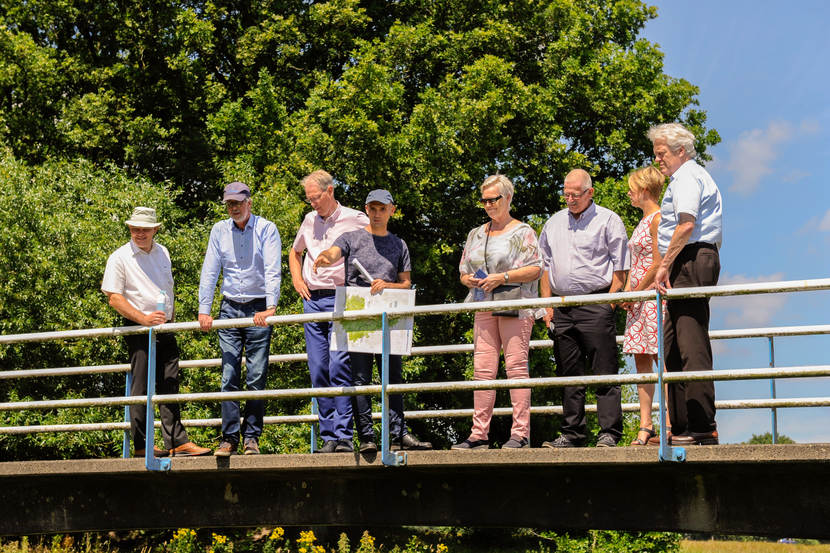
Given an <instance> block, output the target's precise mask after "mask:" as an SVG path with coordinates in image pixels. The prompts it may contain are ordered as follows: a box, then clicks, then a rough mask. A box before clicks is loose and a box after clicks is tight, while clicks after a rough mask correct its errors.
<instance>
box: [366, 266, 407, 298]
mask: <svg viewBox="0 0 830 553" xmlns="http://www.w3.org/2000/svg"><path fill="white" fill-rule="evenodd" d="M387 288H393V289H399V290H409V289H410V288H412V280H411V277H410V272H409V271H404V272H402V273H398V281H397V282H389V281H386V280H383V279H380V278H376V279H375V280H373V281H372V287H371V293H372V294H378V293H380V292H381V291H382V290H386V289H387Z"/></svg>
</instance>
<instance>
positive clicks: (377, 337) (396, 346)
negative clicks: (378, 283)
mask: <svg viewBox="0 0 830 553" xmlns="http://www.w3.org/2000/svg"><path fill="white" fill-rule="evenodd" d="M414 305H415V290H398V289H387V290H383V291H382V292H381V293H380V294H375V295H372V294H371V292H370V288H368V287H360V286H338V287H337V291H336V293H335V297H334V312H335V313H343V311H361V310H368V311H384V310H387V309H396V308H400V307H413V306H414ZM388 321H389V328H390V338H391V340H390V342H391V343H390V346H391V347H390V351H389V353H391V354H392V355H409V354H410V352H411V351H412V324H413V317H411V316H410V317H389V318H388ZM381 334H382V333H381V319H380V317H377V318H375V319H356V320H351V321H344V320H340V321H335V322H334V330H333V332H332V340H331V350H332V351H355V352H362V353H382V352H383V350H382V348H383V345H382V339H383V337H382V336H381Z"/></svg>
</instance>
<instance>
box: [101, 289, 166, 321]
mask: <svg viewBox="0 0 830 553" xmlns="http://www.w3.org/2000/svg"><path fill="white" fill-rule="evenodd" d="M105 294H106V295H107V297H108V298H109V304H110V307H112V308H113V309H115V310H116V311H117V312H118V313H119V314H120V315H121V316H123V317H124V318H125V319H129V320H131V321H133V322H136V323H138V324H140V325H142V326H155V325H160V324H164V322H165V321H166V320H167V314H166V313H165V312H164V311H153V312H152V313H144V312H142V311H139V310H138V309H136V308H135V307H133V305H132V304H131V303H130V302H128V301H127V298H125V297H124V296H122V295H121V294H116V293H115V292H105Z"/></svg>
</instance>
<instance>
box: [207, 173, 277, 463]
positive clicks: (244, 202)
mask: <svg viewBox="0 0 830 553" xmlns="http://www.w3.org/2000/svg"><path fill="white" fill-rule="evenodd" d="M222 201H223V202H224V204H225V207H226V208H227V210H228V215H230V218H229V219H226V220H223V221H220V222H218V223H216V224H215V225H213V228H212V229H211V231H210V239H209V240H208V246H207V251H206V252H205V260H204V262H203V263H202V275H201V278H200V279H199V325H200V326H201V328H202V330H203V331H208V330H210V329H211V328H212V326H213V317H211V315H210V312H211V307H212V305H213V296H214V293H215V291H216V280H217V279H218V278H219V273H220V272H221V273H222V303H221V306H220V308H219V318H220V319H240V318H251V317H253V319H254V324H255V325H256V326H250V327H243V328H223V329H220V330H219V331H218V334H219V347H220V348H221V349H222V391H223V392H235V391H238V390H240V389H241V385H240V380H241V375H242V352H243V350H244V352H245V356H246V360H247V364H246V366H247V374H246V379H245V381H246V384H247V389H248V390H264V389H265V382H266V378H267V376H268V354H269V351H270V346H271V330H272V329H271V327H270V326H268V324H267V323H266V319H267V318H268V317H270V316H272V315H274V313H275V312H276V310H277V301H278V300H279V297H280V280H281V278H282V275H281V265H280V264H281V260H280V254H281V251H282V245H281V243H280V233H279V231H278V230H277V226H276V225H275V224H274V223H272V222H271V221H268V220H267V219H263V218H262V217H259V216H257V215H253V214H252V213H251V190H250V189H249V188H248V186H247V185H245V184H243V183H241V182H232V183H230V184H229V185H227V186H226V187H225V194H224V197H223V199H222ZM264 415H265V402H264V401H262V400H248V401H246V402H245V410H244V412H243V413H242V422H241V424H240V408H239V402H237V401H223V402H222V443H221V444H219V448H218V449H217V450H216V452H215V453H214V454H215V455H217V456H219V457H227V456H229V455H231V454H232V453H234V452H236V450H237V448H238V447H239V435H240V432H241V434H242V438H243V439H244V443H243V447H244V453H245V455H255V454H257V453H259V437H260V435H262V426H263V422H262V420H263V417H264Z"/></svg>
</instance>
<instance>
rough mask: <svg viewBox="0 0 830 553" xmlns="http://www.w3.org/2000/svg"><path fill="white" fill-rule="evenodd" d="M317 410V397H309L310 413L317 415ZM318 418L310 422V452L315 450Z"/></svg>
mask: <svg viewBox="0 0 830 553" xmlns="http://www.w3.org/2000/svg"><path fill="white" fill-rule="evenodd" d="M319 413H320V412H319V411H318V410H317V398H316V397H313V398H311V414H312V415H314V416H317V415H319ZM319 420H320V419H319V418H318V419H317V421H315V422H312V423H311V452H312V453H314V452H315V451H317V424H318V421H319Z"/></svg>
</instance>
